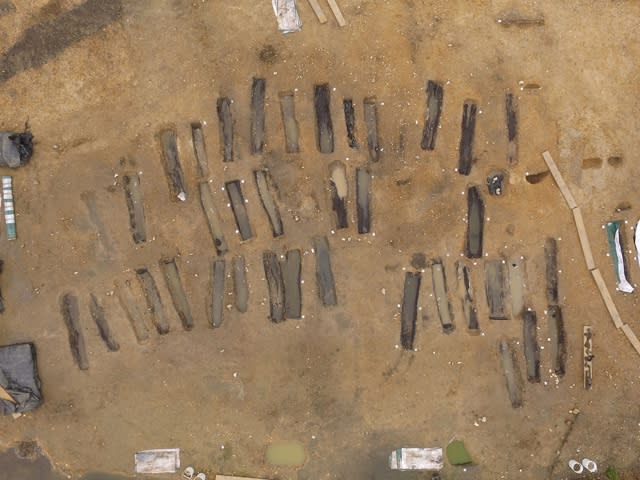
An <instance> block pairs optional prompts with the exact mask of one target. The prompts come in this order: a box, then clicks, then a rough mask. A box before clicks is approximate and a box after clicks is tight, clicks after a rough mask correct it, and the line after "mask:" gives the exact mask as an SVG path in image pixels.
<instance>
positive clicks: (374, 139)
mask: <svg viewBox="0 0 640 480" xmlns="http://www.w3.org/2000/svg"><path fill="white" fill-rule="evenodd" d="M364 124H365V127H366V129H367V148H368V150H369V159H370V160H371V161H372V162H377V161H379V160H380V151H381V150H382V148H381V147H380V143H379V140H378V109H377V106H376V97H367V98H365V99H364Z"/></svg>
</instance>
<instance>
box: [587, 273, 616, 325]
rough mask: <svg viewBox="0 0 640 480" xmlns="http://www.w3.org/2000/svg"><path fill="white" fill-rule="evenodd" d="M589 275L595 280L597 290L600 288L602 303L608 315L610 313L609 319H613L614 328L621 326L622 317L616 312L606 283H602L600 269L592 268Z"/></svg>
mask: <svg viewBox="0 0 640 480" xmlns="http://www.w3.org/2000/svg"><path fill="white" fill-rule="evenodd" d="M591 275H593V280H594V281H595V282H596V285H597V286H598V290H600V295H601V296H602V300H603V301H604V304H605V306H606V307H607V310H608V311H609V315H611V320H613V323H614V324H615V326H616V328H621V327H622V318H620V314H619V313H618V309H617V308H616V304H615V303H613V299H612V298H611V294H610V293H609V289H608V288H607V285H606V284H605V283H604V278H602V274H601V273H600V270H599V269H597V268H594V269H593V270H591Z"/></svg>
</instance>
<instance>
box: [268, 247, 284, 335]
mask: <svg viewBox="0 0 640 480" xmlns="http://www.w3.org/2000/svg"><path fill="white" fill-rule="evenodd" d="M262 263H263V265H264V276H265V278H266V280H267V286H268V289H269V318H270V319H271V321H272V322H273V323H280V322H282V321H284V307H285V305H284V281H283V279H282V270H281V268H280V262H279V261H278V256H277V255H276V254H275V253H274V252H272V251H270V250H267V251H265V252H264V253H263V254H262Z"/></svg>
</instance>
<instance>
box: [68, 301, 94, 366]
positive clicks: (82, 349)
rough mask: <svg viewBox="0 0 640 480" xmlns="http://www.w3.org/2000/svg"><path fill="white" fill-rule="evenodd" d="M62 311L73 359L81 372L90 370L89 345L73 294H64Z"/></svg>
mask: <svg viewBox="0 0 640 480" xmlns="http://www.w3.org/2000/svg"><path fill="white" fill-rule="evenodd" d="M61 311H62V318H63V319H64V323H65V324H66V325H67V330H68V332H69V346H70V347H71V353H72V354H73V359H74V360H75V362H76V364H77V365H78V368H79V369H80V370H87V369H88V368H89V355H88V353H87V344H86V343H85V341H84V335H83V333H82V327H81V326H80V311H79V309H78V298H77V297H76V296H75V295H73V294H71V293H65V294H63V295H62V300H61Z"/></svg>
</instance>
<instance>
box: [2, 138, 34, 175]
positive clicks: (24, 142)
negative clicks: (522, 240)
mask: <svg viewBox="0 0 640 480" xmlns="http://www.w3.org/2000/svg"><path fill="white" fill-rule="evenodd" d="M32 154H33V135H31V132H28V131H26V132H22V133H15V132H0V166H2V167H11V168H18V167H21V166H22V165H24V164H25V163H27V162H28V161H29V159H30V158H31V155H32Z"/></svg>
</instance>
